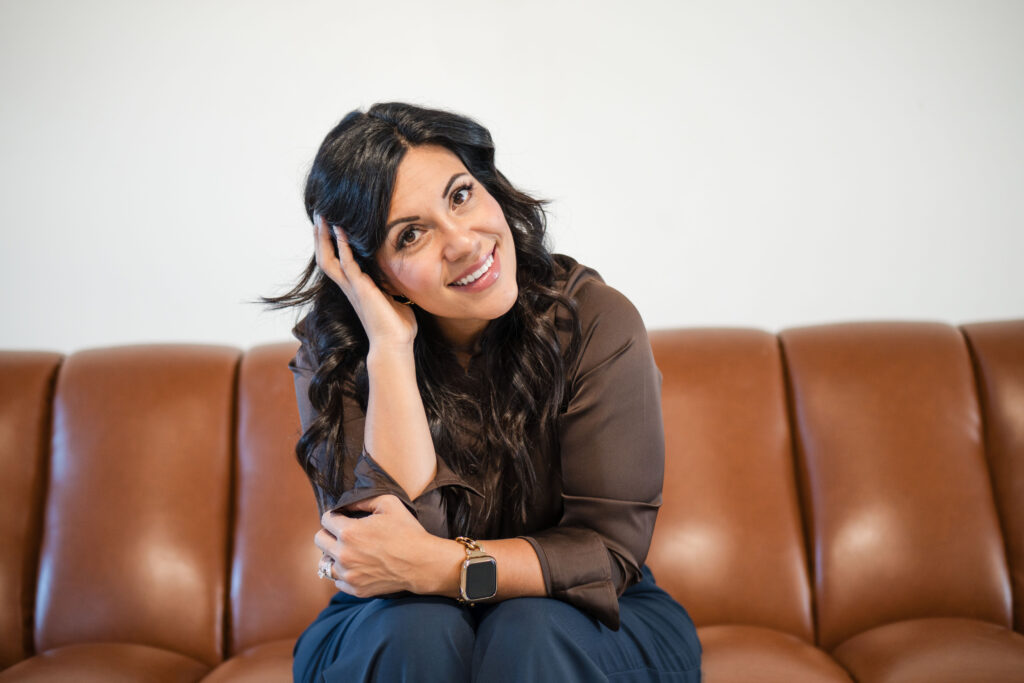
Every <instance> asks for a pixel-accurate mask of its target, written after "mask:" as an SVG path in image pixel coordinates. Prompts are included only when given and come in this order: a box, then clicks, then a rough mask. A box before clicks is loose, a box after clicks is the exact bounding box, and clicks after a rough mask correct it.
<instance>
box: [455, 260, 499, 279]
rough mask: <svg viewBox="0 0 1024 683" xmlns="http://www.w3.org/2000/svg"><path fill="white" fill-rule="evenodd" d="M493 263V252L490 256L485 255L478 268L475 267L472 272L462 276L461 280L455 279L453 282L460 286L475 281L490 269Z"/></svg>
mask: <svg viewBox="0 0 1024 683" xmlns="http://www.w3.org/2000/svg"><path fill="white" fill-rule="evenodd" d="M493 265H494V254H491V255H490V256H488V257H487V260H486V261H484V264H483V265H482V266H480V267H479V268H477V269H476V270H474V271H473V272H472V273H470V274H469V275H467V276H466V277H464V278H462V279H461V280H456V281H455V284H457V285H459V286H460V287H462V286H464V285H468V284H469V283H471V282H476V281H477V280H478V279H480V276H481V275H483V274H484V273H486V272H487V271H488V270H490V269H491V266H493Z"/></svg>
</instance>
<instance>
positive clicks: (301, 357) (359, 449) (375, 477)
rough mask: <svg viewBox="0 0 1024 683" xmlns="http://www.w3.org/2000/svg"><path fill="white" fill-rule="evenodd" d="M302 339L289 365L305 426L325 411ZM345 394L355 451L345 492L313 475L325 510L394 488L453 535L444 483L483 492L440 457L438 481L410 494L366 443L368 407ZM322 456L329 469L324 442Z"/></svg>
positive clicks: (430, 525)
mask: <svg viewBox="0 0 1024 683" xmlns="http://www.w3.org/2000/svg"><path fill="white" fill-rule="evenodd" d="M300 341H302V342H303V343H302V345H301V346H299V350H298V351H297V352H296V354H295V357H294V358H292V360H291V361H290V362H289V363H288V368H289V369H290V370H291V371H292V375H293V377H294V379H295V401H296V403H297V404H298V408H299V420H300V422H301V423H302V430H303V432H305V431H306V430H307V429H309V426H310V424H312V422H313V420H315V419H316V417H317V415H318V414H319V413H318V412H317V411H316V409H315V408H314V407H313V405H312V403H311V402H310V400H309V384H310V381H311V380H312V379H313V375H314V374H315V372H316V371H315V363H314V361H313V358H312V356H311V354H310V352H309V349H308V347H307V345H306V343H305V342H304V341H303V340H302V339H301V337H300ZM344 400H345V403H344V412H345V417H344V420H345V424H344V430H345V442H346V443H345V445H346V447H347V449H348V453H349V457H348V461H347V462H343V463H342V492H341V495H339V496H334V495H332V494H330V493H328V492H327V491H325V490H324V489H323V487H321V486H320V485H318V484H317V482H315V481H312V480H311V481H310V483H311V484H312V486H313V492H314V494H315V496H316V501H317V507H318V509H319V511H320V514H321V515H322V514H323V513H324V512H328V511H332V512H333V511H335V510H338V509H340V508H343V507H345V506H346V505H351V504H352V503H356V502H359V501H361V500H365V499H367V498H373V497H375V496H380V495H384V494H391V495H394V496H396V497H397V498H398V499H399V500H400V501H402V503H404V504H405V506H406V507H407V508H408V509H409V511H410V512H412V514H413V515H414V516H415V517H416V519H417V520H419V522H420V524H422V525H423V528H424V529H426V530H427V531H428V532H430V533H432V534H434V535H435V536H441V537H444V538H447V536H448V521H447V517H446V516H445V514H444V505H443V500H442V498H441V488H440V487H442V486H447V485H456V486H463V487H465V488H467V489H469V490H470V491H473V492H475V493H477V494H478V495H479V493H478V492H477V491H476V489H474V488H473V487H472V486H470V485H469V484H467V483H466V482H464V481H463V480H462V479H461V478H460V477H458V476H457V475H456V474H455V473H454V472H453V471H452V470H451V468H449V467H448V465H447V464H446V463H445V462H444V461H443V460H442V459H441V458H438V459H437V474H436V475H435V476H434V481H433V482H431V483H430V485H428V486H427V488H426V489H424V491H423V492H422V493H421V494H420V495H419V496H417V497H416V499H415V500H410V499H409V495H408V494H407V493H406V492H405V489H403V488H402V487H401V486H400V485H399V484H398V483H397V482H396V481H395V480H394V479H392V478H391V476H390V475H389V474H388V473H387V472H386V471H385V470H384V469H383V468H382V467H381V466H380V465H379V464H378V463H377V462H376V461H375V460H374V459H373V457H372V456H371V455H370V454H369V453H368V452H367V451H366V449H365V448H364V447H363V430H364V428H365V424H366V414H365V413H364V412H363V409H362V408H361V407H360V406H359V403H358V402H357V401H356V400H355V399H352V398H349V397H346V398H345V399H344ZM353 454H355V455H353ZM316 458H317V462H316V465H317V469H319V470H320V471H326V469H327V468H326V467H325V463H324V462H323V458H324V450H323V449H322V448H321V449H320V451H319V452H318V454H317V456H316Z"/></svg>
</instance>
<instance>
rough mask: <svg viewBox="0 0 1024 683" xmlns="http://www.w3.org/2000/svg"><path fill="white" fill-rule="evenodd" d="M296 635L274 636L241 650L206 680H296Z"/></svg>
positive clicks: (261, 682) (269, 682) (206, 682)
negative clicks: (293, 662) (294, 655)
mask: <svg viewBox="0 0 1024 683" xmlns="http://www.w3.org/2000/svg"><path fill="white" fill-rule="evenodd" d="M294 647H295V639H294V638H285V639H283V640H274V641H271V642H269V643H263V644H262V645H257V646H255V647H251V648H249V649H248V650H246V651H245V652H240V653H238V654H237V655H235V656H234V657H232V658H231V659H229V660H228V661H226V662H224V663H223V664H221V665H220V666H218V667H217V668H216V669H214V670H213V671H212V672H211V673H210V675H209V676H207V677H206V678H204V679H203V683H227V681H245V682H246V683H281V681H290V680H292V648H294Z"/></svg>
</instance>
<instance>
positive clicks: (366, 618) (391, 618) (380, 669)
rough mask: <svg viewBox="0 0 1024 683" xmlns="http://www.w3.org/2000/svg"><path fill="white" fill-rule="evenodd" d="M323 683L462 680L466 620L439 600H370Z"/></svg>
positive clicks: (468, 658) (469, 633)
mask: <svg viewBox="0 0 1024 683" xmlns="http://www.w3.org/2000/svg"><path fill="white" fill-rule="evenodd" d="M346 631H347V632H346V633H345V634H344V635H343V637H341V638H339V641H338V642H339V644H342V647H341V648H340V651H337V652H336V653H335V656H334V658H333V661H332V662H331V664H330V665H329V666H327V667H326V668H324V669H323V670H322V671H323V674H324V679H325V680H327V681H335V680H338V681H342V680H344V681H445V682H446V683H447V682H448V681H468V680H469V674H470V667H471V665H472V652H473V642H474V640H475V636H474V633H473V625H472V621H471V619H470V617H469V615H468V614H467V611H466V610H465V609H464V608H462V607H460V606H459V605H457V604H456V603H454V602H452V601H451V600H446V599H443V598H419V597H415V598H398V599H387V600H380V601H375V604H373V605H372V606H368V607H367V608H366V610H365V612H364V614H361V615H360V616H359V617H358V618H357V619H354V620H352V622H350V623H349V624H348V626H347V629H346Z"/></svg>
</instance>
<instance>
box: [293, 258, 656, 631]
mask: <svg viewBox="0 0 1024 683" xmlns="http://www.w3.org/2000/svg"><path fill="white" fill-rule="evenodd" d="M556 262H557V263H558V265H559V271H558V283H559V285H560V286H561V287H562V289H563V292H564V293H565V294H567V295H568V296H570V297H572V298H574V299H575V301H576V303H577V306H578V312H579V317H580V325H581V329H582V338H581V347H580V350H579V352H578V353H577V354H575V357H574V358H572V359H568V361H569V362H567V372H566V377H565V380H564V381H565V382H566V387H567V398H568V401H567V403H566V409H565V410H564V411H563V413H562V414H561V416H560V418H559V425H558V436H559V443H558V444H557V446H553V447H551V448H550V449H548V451H547V452H541V453H537V454H536V455H535V457H534V464H535V469H536V471H537V474H538V483H537V491H536V492H535V495H533V496H532V498H531V502H530V507H529V508H528V509H527V526H528V528H527V530H526V531H525V533H523V534H519V535H520V536H521V537H523V538H525V539H526V540H527V541H529V542H530V544H531V545H532V546H533V548H534V550H535V551H536V552H537V556H538V558H539V559H540V563H541V568H542V570H543V573H544V582H545V585H546V587H547V591H548V594H549V595H550V596H551V597H554V598H557V599H561V600H565V601H567V602H569V603H570V604H572V605H574V606H576V607H578V608H579V609H581V610H583V611H585V612H587V613H589V614H591V615H592V616H594V617H595V618H597V619H599V620H600V621H602V622H603V623H605V624H606V625H608V626H609V627H611V628H616V629H617V628H618V625H619V614H618V596H619V595H621V594H622V591H624V590H625V589H626V588H627V587H628V586H629V585H632V584H633V583H635V582H636V581H637V580H638V579H639V576H640V568H641V567H642V565H643V563H644V560H645V558H646V556H647V550H648V547H649V545H650V539H651V534H652V532H653V529H654V522H655V517H656V515H657V512H658V508H659V507H660V505H661V487H662V478H663V474H664V457H665V441H664V431H663V426H662V415H661V398H660V391H661V375H660V373H659V372H658V369H657V367H656V366H655V364H654V358H653V355H652V353H651V346H650V342H649V341H648V337H647V331H646V330H645V328H644V325H643V321H642V320H641V318H640V315H639V313H638V312H637V311H636V309H635V308H634V307H633V305H632V304H631V303H630V302H629V301H628V300H627V299H626V298H625V297H624V296H623V295H622V294H620V293H619V292H617V291H616V290H614V289H613V288H611V287H609V286H608V285H606V284H604V282H603V280H601V278H600V276H599V275H598V274H597V273H596V272H594V271H593V270H591V269H589V268H586V267H585V266H582V265H580V264H578V263H576V262H575V261H573V260H572V259H570V258H568V257H562V256H559V257H557V260H556ZM550 315H554V311H552V312H551V313H550ZM300 326H301V323H300ZM300 341H301V339H300ZM560 342H561V343H562V347H563V348H567V342H568V334H564V335H563V336H562V338H561V339H560ZM290 367H291V369H292V372H293V373H294V376H295V391H296V398H297V401H298V405H299V415H300V418H301V421H302V427H303V429H306V428H308V427H309V425H310V423H311V422H312V421H313V420H314V419H315V417H316V412H315V411H314V409H313V407H312V405H311V404H310V401H309V398H308V390H309V382H310V380H311V378H312V376H313V374H314V372H315V367H314V364H313V362H312V356H311V353H310V351H309V349H308V348H306V346H305V345H303V346H302V347H300V349H299V351H298V352H297V353H296V356H295V358H294V359H293V360H292V362H291V364H290ZM345 411H346V415H345V438H346V441H347V446H348V449H349V452H350V453H355V454H358V455H357V456H355V457H353V458H351V460H352V462H346V463H343V479H344V484H345V487H344V488H345V492H344V493H343V495H342V496H341V497H340V498H338V499H332V498H331V497H330V496H328V495H327V493H326V492H324V491H323V490H321V489H320V488H319V487H318V486H316V484H314V490H315V492H316V495H317V500H318V503H319V505H320V507H321V509H323V510H333V509H337V508H339V507H343V506H345V505H348V504H351V503H354V502H356V501H358V500H362V499H365V498H369V497H372V496H377V495H381V494H386V493H390V494H393V495H395V496H397V497H398V498H399V499H401V500H402V501H403V502H404V503H405V504H406V505H407V506H408V507H409V508H410V510H412V511H413V513H414V514H415V515H416V516H417V518H418V519H419V520H420V523H421V524H423V526H424V528H425V529H426V530H427V531H429V532H430V533H433V534H435V535H438V536H442V537H451V534H449V532H448V529H447V523H446V516H445V514H444V510H443V503H442V497H441V495H440V490H441V488H442V487H444V486H463V487H466V488H468V489H470V490H471V491H473V492H475V493H476V494H477V495H474V496H470V499H471V504H472V505H483V504H484V501H483V499H482V498H481V496H480V495H479V492H480V491H481V490H486V488H487V487H486V486H484V485H483V482H482V481H479V480H475V479H473V478H472V477H462V476H459V474H457V473H456V472H453V471H452V469H451V468H450V467H449V466H448V464H447V463H446V462H445V454H444V453H437V475H436V477H435V480H434V482H433V483H432V484H431V485H430V486H428V487H427V489H426V490H425V491H424V492H423V493H422V494H420V495H419V496H418V497H417V498H416V499H415V500H409V498H408V496H407V495H406V494H405V492H404V491H403V490H402V489H401V487H400V486H398V485H397V484H396V483H395V482H394V480H393V479H392V478H391V477H390V476H388V474H387V472H385V471H384V470H383V469H382V468H381V467H380V465H379V464H378V463H376V462H375V461H374V460H373V458H372V455H370V454H369V453H366V452H365V450H364V449H363V446H362V436H363V423H364V420H365V415H364V414H363V412H362V410H361V409H360V408H359V406H358V405H357V404H356V402H355V401H351V402H349V403H347V404H346V406H345ZM503 526H504V525H503ZM509 528H511V527H509Z"/></svg>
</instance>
